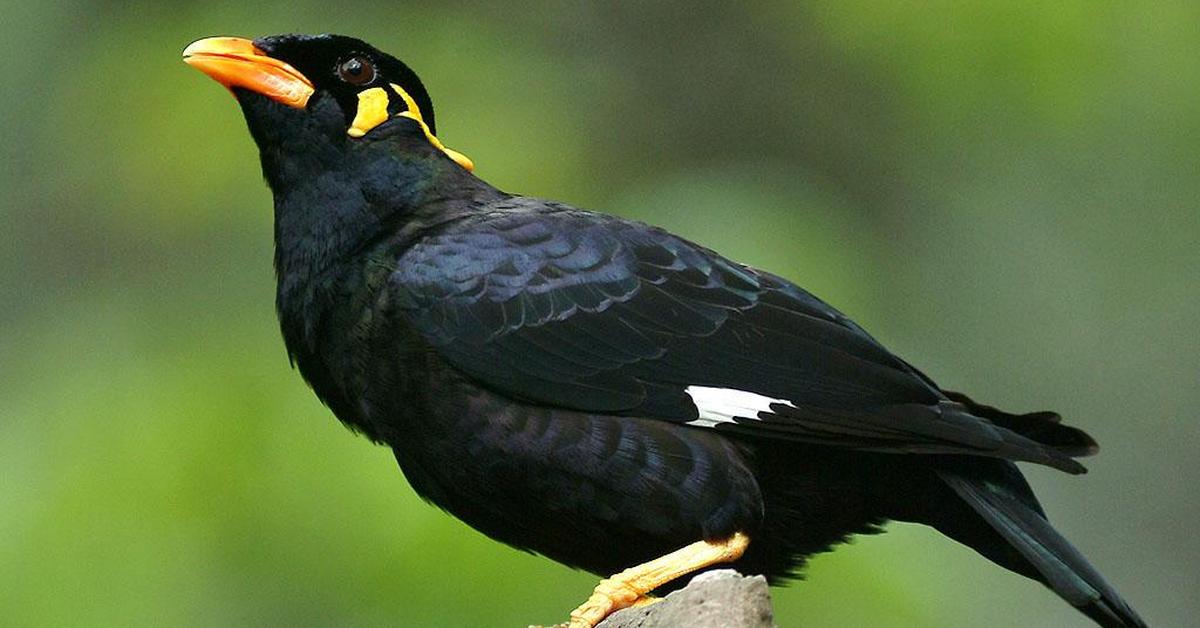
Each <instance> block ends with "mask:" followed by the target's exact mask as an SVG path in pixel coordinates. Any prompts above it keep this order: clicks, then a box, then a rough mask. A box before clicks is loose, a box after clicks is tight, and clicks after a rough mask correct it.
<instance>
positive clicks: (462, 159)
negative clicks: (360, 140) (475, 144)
mask: <svg viewBox="0 0 1200 628" xmlns="http://www.w3.org/2000/svg"><path fill="white" fill-rule="evenodd" d="M391 85H392V89H394V90H396V93H397V94H400V97H401V98H403V99H404V104H405V105H407V107H408V111H404V112H401V113H400V114H398V116H397V117H401V118H409V119H412V120H416V122H417V124H419V125H421V130H422V131H424V132H425V138H426V139H428V140H429V143H430V144H433V145H434V147H435V148H437V149H438V150H440V151H442V152H444V153H446V155H447V156H448V157H450V159H453V160H454V163H456V164H458V165H460V166H462V167H463V168H466V170H467V172H471V171H473V170H475V163H474V162H472V161H471V159H470V158H469V157H467V156H466V155H464V154H462V153H460V152H458V151H456V150H452V149H449V148H446V147H445V146H443V145H442V142H441V140H439V139H438V138H437V137H436V136H435V135H434V134H433V133H432V132H430V130H429V125H427V124H425V120H423V119H422V118H421V109H420V107H417V103H416V101H414V100H413V98H412V96H409V95H408V92H406V91H404V89H403V88H401V87H400V86H399V85H396V84H395V83H392V84H391ZM389 104H390V101H389V99H388V92H387V90H385V89H383V88H382V87H372V88H371V89H366V90H363V91H361V92H359V93H358V111H357V112H356V113H355V115H354V121H353V122H351V123H350V128H349V129H347V130H346V135H349V136H350V137H362V136H364V135H366V134H367V131H370V130H371V129H373V128H375V127H377V126H379V125H380V124H383V123H384V122H386V121H387V119H388V105H389Z"/></svg>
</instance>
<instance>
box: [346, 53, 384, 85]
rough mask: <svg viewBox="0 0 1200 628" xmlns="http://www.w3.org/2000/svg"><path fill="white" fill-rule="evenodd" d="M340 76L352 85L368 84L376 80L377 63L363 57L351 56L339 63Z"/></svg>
mask: <svg viewBox="0 0 1200 628" xmlns="http://www.w3.org/2000/svg"><path fill="white" fill-rule="evenodd" d="M337 72H338V77H339V78H341V79H342V80H343V81H346V82H347V83H349V84H351V85H366V84H367V83H370V82H371V81H373V80H375V65H374V64H372V63H371V60H370V59H368V58H366V57H363V56H357V57H350V58H349V59H346V60H345V61H342V62H341V63H339V64H338V67H337Z"/></svg>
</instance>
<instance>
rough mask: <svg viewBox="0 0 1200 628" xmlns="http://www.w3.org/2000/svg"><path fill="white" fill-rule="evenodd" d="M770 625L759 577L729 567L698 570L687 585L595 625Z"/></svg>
mask: <svg viewBox="0 0 1200 628" xmlns="http://www.w3.org/2000/svg"><path fill="white" fill-rule="evenodd" d="M680 626H683V627H686V628H774V626H775V613H774V612H773V611H772V609H771V594H770V591H769V589H768V587H767V581H766V579H764V578H763V577H762V576H753V577H746V576H743V575H741V574H739V573H738V572H736V571H733V570H732V569H718V570H715V571H708V572H705V573H702V574H700V575H698V576H696V577H695V578H692V581H691V582H690V583H688V585H687V586H686V587H684V588H682V589H680V590H678V591H675V592H674V593H671V594H670V595H668V596H667V597H665V598H663V600H662V601H661V602H656V603H654V604H651V605H649V606H643V607H641V608H627V609H625V610H622V611H618V612H616V613H613V614H612V615H610V616H609V617H608V619H605V620H604V621H602V622H600V625H599V626H597V627H596V628H679V627H680Z"/></svg>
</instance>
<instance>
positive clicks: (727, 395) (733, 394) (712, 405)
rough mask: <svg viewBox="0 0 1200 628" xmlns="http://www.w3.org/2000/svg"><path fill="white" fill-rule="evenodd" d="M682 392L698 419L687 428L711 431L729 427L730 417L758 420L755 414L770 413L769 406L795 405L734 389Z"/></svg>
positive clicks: (696, 388) (692, 388)
mask: <svg viewBox="0 0 1200 628" xmlns="http://www.w3.org/2000/svg"><path fill="white" fill-rule="evenodd" d="M684 392H686V393H687V394H688V396H690V397H691V398H692V403H694V404H696V408H697V409H698V410H699V411H700V417H699V418H697V419H695V420H692V421H688V423H687V424H688V425H697V426H700V427H713V426H714V425H717V424H719V423H733V422H734V420H733V417H739V418H743V419H755V420H757V419H758V413H759V412H770V411H771V404H773V403H781V404H784V405H788V406H792V407H793V408H795V407H796V406H795V404H793V403H792V402H790V401H788V400H787V399H772V398H770V397H764V396H763V395H759V394H757V393H752V392H746V391H744V390H737V389H735V388H711V387H709V386H688V387H687V388H686V389H685V390H684Z"/></svg>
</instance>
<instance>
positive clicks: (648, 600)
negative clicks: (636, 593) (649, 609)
mask: <svg viewBox="0 0 1200 628" xmlns="http://www.w3.org/2000/svg"><path fill="white" fill-rule="evenodd" d="M661 601H663V599H662V598H661V597H654V596H653V595H643V596H642V597H639V598H638V599H636V600H634V601H633V604H630V605H629V608H641V607H643V606H650V605H651V604H654V603H656V602H661Z"/></svg>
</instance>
